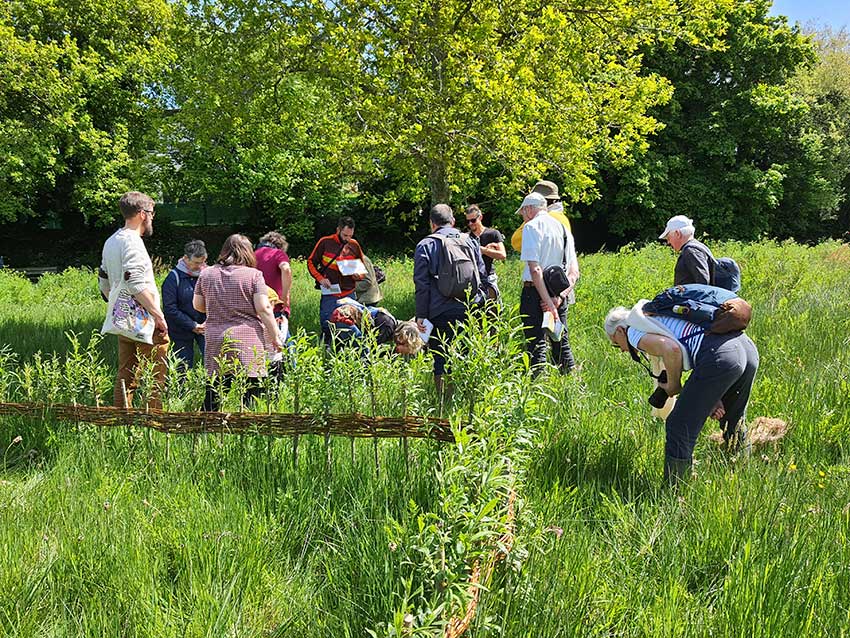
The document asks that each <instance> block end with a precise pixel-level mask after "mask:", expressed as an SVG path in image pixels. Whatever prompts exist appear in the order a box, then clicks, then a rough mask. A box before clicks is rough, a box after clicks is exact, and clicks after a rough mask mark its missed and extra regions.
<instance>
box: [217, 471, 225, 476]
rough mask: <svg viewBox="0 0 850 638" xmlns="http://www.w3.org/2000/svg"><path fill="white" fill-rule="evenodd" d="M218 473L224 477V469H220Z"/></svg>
mask: <svg viewBox="0 0 850 638" xmlns="http://www.w3.org/2000/svg"><path fill="white" fill-rule="evenodd" d="M218 475H219V476H220V477H221V478H224V470H219V471H218Z"/></svg>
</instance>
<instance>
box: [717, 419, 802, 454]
mask: <svg viewBox="0 0 850 638" xmlns="http://www.w3.org/2000/svg"><path fill="white" fill-rule="evenodd" d="M789 429H790V428H789V426H788V424H787V423H786V422H785V421H783V420H782V419H774V418H772V417H768V416H760V417H756V418H755V419H754V420H753V422H752V423H751V424H750V428H749V433H748V437H749V439H750V442H751V443H752V444H753V447H759V446H762V445H767V444H768V443H776V442H777V441H780V440H782V439H783V438H784V437H785V435H786V434H788V431H789ZM708 438H709V439H710V440H711V441H713V442H714V443H716V444H718V445H722V444H723V432H721V431H720V430H717V431H716V432H712V433H711V434H710V435H709V437H708Z"/></svg>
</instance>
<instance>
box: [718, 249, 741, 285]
mask: <svg viewBox="0 0 850 638" xmlns="http://www.w3.org/2000/svg"><path fill="white" fill-rule="evenodd" d="M714 285H715V286H717V287H718V288H725V289H726V290H731V291H732V292H738V291H739V290H740V289H741V267H740V266H739V265H738V262H736V261H735V260H734V259H732V258H731V257H721V258H720V259H718V260H716V261H715V262H714Z"/></svg>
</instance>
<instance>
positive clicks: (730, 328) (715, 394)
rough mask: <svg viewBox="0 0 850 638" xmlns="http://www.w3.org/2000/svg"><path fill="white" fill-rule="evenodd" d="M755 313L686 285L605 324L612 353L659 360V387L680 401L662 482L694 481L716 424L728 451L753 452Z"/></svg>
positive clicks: (616, 313)
mask: <svg viewBox="0 0 850 638" xmlns="http://www.w3.org/2000/svg"><path fill="white" fill-rule="evenodd" d="M751 312H752V309H751V308H750V306H749V304H747V303H746V301H744V300H743V299H741V298H740V297H738V296H737V295H735V294H734V293H731V292H730V291H728V290H725V289H722V288H719V287H715V286H705V285H685V286H674V287H672V288H668V289H667V290H664V291H662V292H661V293H659V294H658V295H656V297H655V299H653V300H652V301H647V300H645V299H644V300H641V301H639V302H638V303H637V304H635V306H634V307H633V308H631V309H628V308H624V307H622V306H619V307H617V308H612V309H611V311H610V312H609V313H608V315H607V316H606V317H605V332H606V334H607V335H608V339H609V340H610V341H611V343H612V344H613V345H614V347H616V348H619V349H620V350H621V351H623V352H628V353H630V354H631V356H632V358H633V359H634V360H635V361H638V362H640V361H641V359H640V357H641V355H649V356H650V357H657V358H659V359H660V360H661V361H662V362H663V373H662V374H659V375H653V376H654V377H655V378H656V379H657V380H658V386H659V387H660V388H661V389H662V390H663V392H664V393H665V394H666V395H667V396H677V395H678V400H677V401H676V404H675V406H674V407H673V409H672V411H671V412H670V414H669V415H668V416H667V419H666V422H665V427H666V443H665V460H664V477H665V479H666V481H667V482H668V483H670V484H675V483H677V482H678V481H680V480H682V479H684V478H686V477H687V476H688V475H689V474H690V471H691V466H692V464H693V451H694V447H695V445H696V441H697V437H698V436H699V433H700V431H701V430H702V427H703V425H704V424H705V420H706V419H707V418H708V417H710V416H711V417H713V418H716V419H717V420H718V421H719V422H720V426H721V429H722V431H723V438H724V443H725V445H726V447H727V449H729V450H730V451H741V450H743V451H745V452H746V451H747V450H748V447H747V446H748V443H747V438H746V437H747V430H746V426H745V419H746V410H747V403H748V402H749V399H750V392H751V391H752V387H753V381H754V380H755V375H756V371H757V370H758V366H759V353H758V349H757V348H756V345H755V344H754V343H753V341H752V340H751V339H750V338H749V337H748V336H747V335H746V334H745V333H744V332H743V330H744V328H746V326H747V325H748V323H749V319H750V316H751ZM647 369H648V370H649V367H648V366H647ZM687 370H690V371H691V374H690V376H689V377H688V378H687V380H686V381H685V382H684V384H683V383H682V374H683V372H685V371H687ZM665 398H666V397H665Z"/></svg>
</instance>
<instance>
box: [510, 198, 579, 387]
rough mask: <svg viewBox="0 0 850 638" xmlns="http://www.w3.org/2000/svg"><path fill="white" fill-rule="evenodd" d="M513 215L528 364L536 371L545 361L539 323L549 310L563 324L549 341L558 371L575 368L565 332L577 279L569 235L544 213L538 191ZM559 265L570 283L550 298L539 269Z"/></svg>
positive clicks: (544, 338) (544, 341)
mask: <svg viewBox="0 0 850 638" xmlns="http://www.w3.org/2000/svg"><path fill="white" fill-rule="evenodd" d="M517 214H519V215H521V216H522V220H523V222H525V226H524V227H523V229H522V254H521V256H520V259H522V261H524V262H525V267H524V268H523V271H522V294H521V295H520V303H519V311H520V314H521V315H522V323H523V331H524V333H525V338H526V339H527V341H528V345H527V347H528V352H529V354H530V356H531V364H532V366H533V367H534V370H535V374H536V373H539V372H540V369H541V367H542V366H543V365H545V363H546V358H547V354H548V350H549V344H548V341H549V339H548V337H547V335H546V332H545V331H544V329H543V326H542V324H543V318H544V313H546V312H551V313H552V314H553V315H554V316H555V317H557V318H558V319H559V320H560V321H561V323H562V324H563V325H564V329H563V333H562V335H561V339H560V340H559V341H556V342H553V344H552V350H553V352H552V354H553V355H554V357H555V361H556V363H557V364H558V367H559V369H560V371H561V373H562V374H567V373H568V372H569V371H570V370H572V368H574V367H575V360H574V359H573V354H572V350H571V349H570V341H569V333H568V331H567V307H568V305H569V304H568V298H569V295H570V294H571V293H572V291H573V287H574V286H575V282H576V279H578V261H577V259H576V255H575V243H574V241H573V236H572V234H571V233H570V232H569V231H568V230H567V229H566V228H565V227H564V226H563V225H562V224H561V223H560V222H559V221H558V220H557V219H555V218H554V217H552V216H551V215H549V214H547V213H546V198H545V197H544V196H543V195H541V194H540V193H535V192H532V193H530V194H528V195H526V196H525V199H523V200H522V204H521V205H520V207H519V209H518V210H517ZM560 265H564V266H566V271H567V274H568V278H569V281H570V285H569V287H568V288H567V289H566V290H564V291H563V292H562V293H560V294H559V295H556V296H554V297H553V296H551V295H550V294H549V291H548V290H547V288H546V282H545V281H544V279H543V271H544V270H545V269H546V268H548V267H549V266H560Z"/></svg>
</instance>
